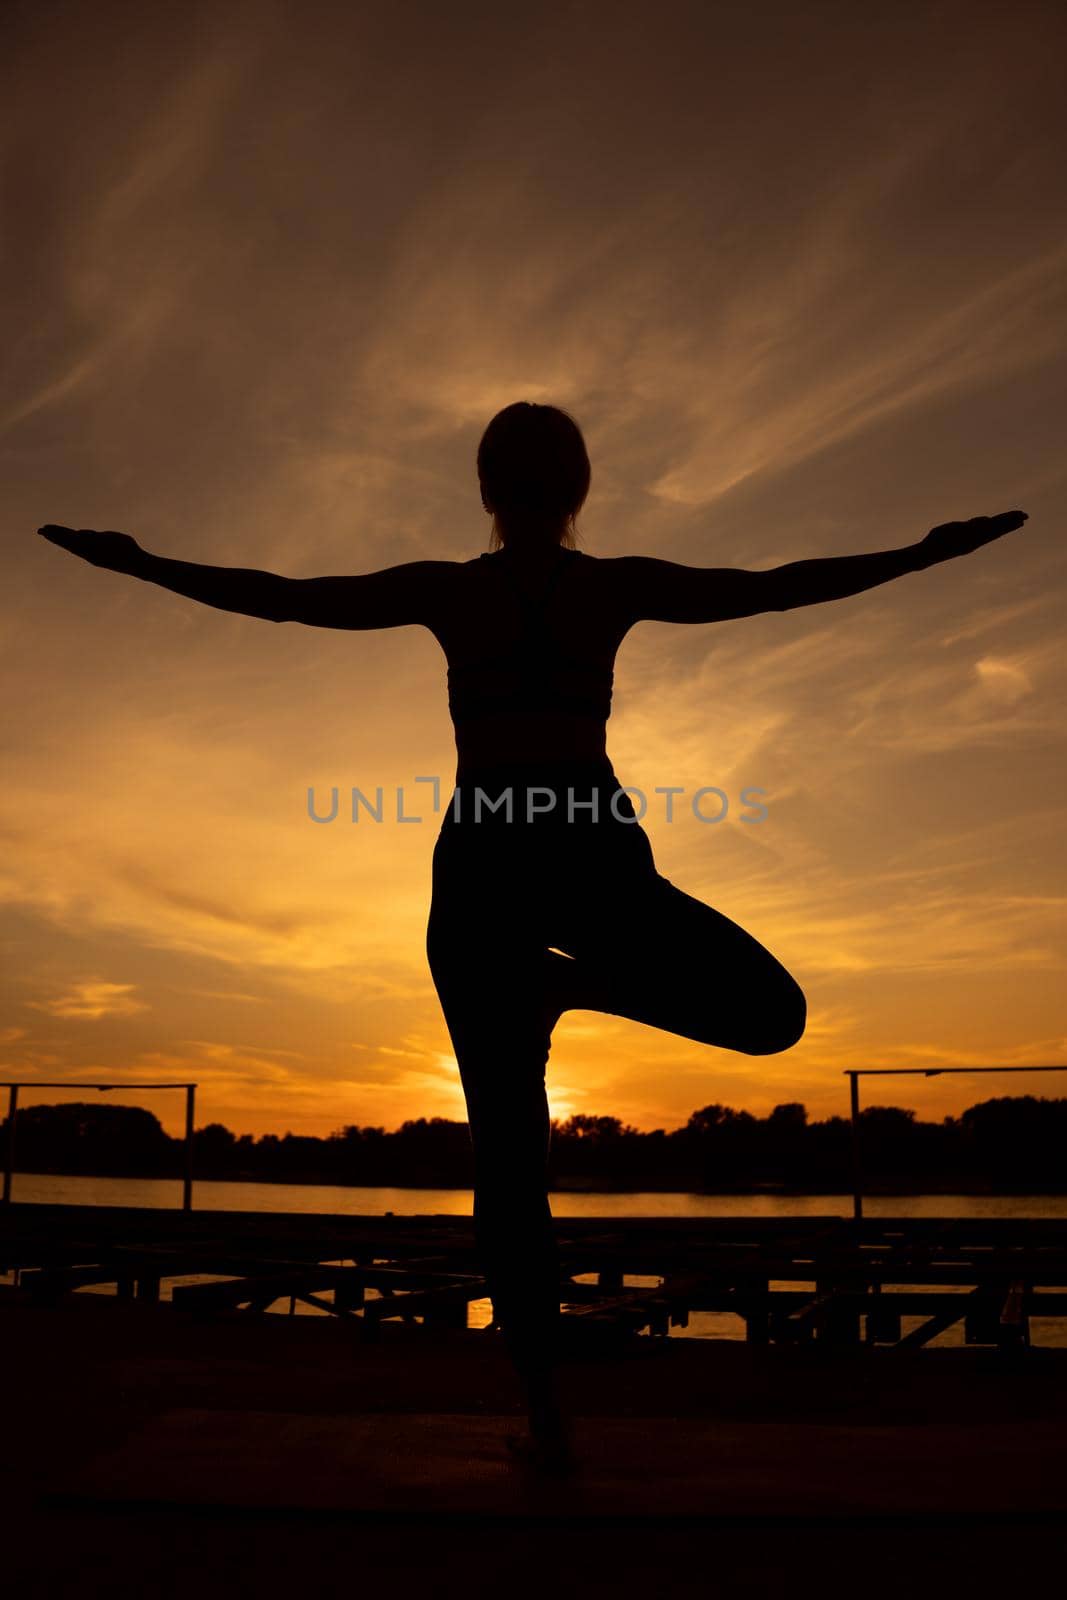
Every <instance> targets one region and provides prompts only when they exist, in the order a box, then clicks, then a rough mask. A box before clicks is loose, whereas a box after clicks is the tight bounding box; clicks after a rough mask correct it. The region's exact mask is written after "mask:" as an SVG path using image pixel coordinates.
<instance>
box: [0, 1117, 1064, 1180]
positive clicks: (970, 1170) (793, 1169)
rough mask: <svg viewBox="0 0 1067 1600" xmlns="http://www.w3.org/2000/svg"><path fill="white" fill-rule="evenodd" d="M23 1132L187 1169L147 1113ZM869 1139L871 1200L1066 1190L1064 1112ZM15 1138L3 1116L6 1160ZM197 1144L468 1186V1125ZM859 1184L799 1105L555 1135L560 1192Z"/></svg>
mask: <svg viewBox="0 0 1067 1600" xmlns="http://www.w3.org/2000/svg"><path fill="white" fill-rule="evenodd" d="M15 1134H16V1138H15V1167H16V1170H17V1171H22V1172H38V1173H64V1174H74V1173H81V1174H91V1175H94V1176H99V1177H104V1176H107V1177H141V1178H148V1177H151V1178H164V1177H179V1176H180V1175H181V1174H182V1173H183V1172H184V1169H185V1142H184V1139H182V1138H172V1137H171V1136H170V1135H169V1134H167V1133H166V1132H165V1131H164V1129H163V1128H162V1127H161V1125H160V1123H159V1120H158V1118H157V1117H155V1116H154V1115H153V1114H152V1112H150V1111H146V1110H144V1109H142V1108H141V1107H138V1106H122V1105H114V1104H108V1105H101V1104H96V1103H89V1104H86V1103H79V1104H70V1105H55V1106H28V1107H25V1108H23V1109H21V1110H19V1111H18V1112H17V1122H16V1129H15ZM860 1138H861V1147H862V1160H863V1172H864V1181H865V1185H866V1187H867V1189H868V1190H869V1191H870V1190H876V1189H878V1188H881V1189H883V1190H884V1191H886V1192H893V1191H896V1192H908V1191H914V1192H922V1191H927V1192H929V1191H941V1192H952V1191H961V1192H971V1193H981V1192H986V1191H990V1190H996V1191H1004V1192H1011V1191H1013V1190H1014V1191H1016V1192H1021V1191H1031V1192H1033V1191H1042V1192H1046V1193H1056V1192H1063V1191H1065V1190H1067V1161H1065V1160H1064V1152H1065V1150H1067V1099H1063V1100H1047V1099H1038V1098H1035V1097H1034V1096H1033V1095H1022V1096H1015V1097H1011V1098H1007V1097H1006V1098H1001V1099H996V1100H984V1101H982V1102H981V1103H980V1104H978V1105H973V1106H971V1107H970V1108H969V1109H968V1110H966V1111H964V1112H963V1113H962V1114H961V1115H960V1116H958V1117H945V1118H944V1119H943V1120H942V1121H940V1122H919V1121H917V1120H916V1117H915V1113H914V1111H907V1110H902V1109H901V1108H900V1107H897V1106H869V1107H868V1108H867V1109H866V1110H865V1111H863V1112H862V1114H861V1129H860ZM6 1139H7V1119H6V1118H5V1119H4V1121H3V1123H0V1151H4V1150H6V1148H7V1145H6ZM193 1146H194V1150H193V1173H194V1176H195V1177H196V1178H201V1179H228V1180H233V1181H238V1182H241V1181H243V1182H262V1183H309V1184H342V1185H344V1184H348V1185H359V1186H362V1185H367V1186H373V1185H389V1186H392V1185H395V1186H397V1187H407V1188H430V1189H437V1188H442V1189H444V1188H462V1189H466V1188H469V1187H470V1186H471V1183H472V1181H473V1176H474V1165H473V1160H472V1152H471V1144H470V1134H469V1131H468V1128H467V1124H466V1122H451V1121H449V1120H447V1119H446V1118H444V1117H431V1118H425V1117H420V1118H418V1119H417V1120H416V1121H412V1122H405V1123H403V1124H402V1125H401V1126H400V1127H399V1128H397V1129H395V1130H394V1131H392V1132H386V1130H385V1129H384V1128H361V1127H356V1126H354V1125H353V1126H347V1127H343V1128H340V1129H338V1130H337V1131H335V1132H334V1133H331V1134H329V1135H328V1136H327V1137H326V1138H316V1137H313V1136H308V1135H297V1134H292V1133H287V1134H285V1135H284V1136H282V1137H280V1138H279V1136H278V1135H277V1134H273V1133H267V1134H263V1135H261V1136H260V1137H259V1138H254V1137H253V1136H252V1135H251V1134H242V1135H241V1136H240V1137H238V1136H237V1135H235V1134H233V1133H231V1132H230V1130H229V1128H226V1127H224V1126H223V1125H222V1123H219V1122H211V1123H208V1124H207V1126H206V1127H203V1128H198V1129H196V1131H195V1133H194V1135H193ZM851 1180H852V1145H851V1127H850V1123H849V1121H848V1119H847V1118H845V1117H828V1118H827V1119H826V1120H825V1121H823V1122H809V1120H808V1114H807V1111H806V1109H805V1107H804V1106H803V1105H800V1104H797V1103H791V1104H788V1105H780V1106H775V1108H774V1110H773V1111H772V1112H770V1114H769V1115H768V1116H765V1117H755V1116H752V1115H751V1114H750V1113H749V1112H747V1111H733V1110H731V1109H730V1107H728V1106H721V1105H709V1106H704V1107H703V1108H702V1109H701V1110H700V1111H694V1113H693V1115H692V1116H691V1117H690V1118H689V1121H688V1122H687V1123H686V1125H685V1126H684V1127H683V1128H678V1129H675V1130H674V1131H672V1132H670V1133H665V1132H664V1131H663V1130H662V1129H656V1130H655V1131H654V1132H652V1133H640V1132H638V1131H637V1129H635V1128H630V1127H627V1126H624V1125H623V1123H621V1122H620V1121H619V1119H618V1118H617V1117H593V1116H573V1117H569V1118H568V1119H567V1120H566V1121H565V1122H558V1121H555V1122H553V1124H552V1141H551V1149H550V1156H549V1182H550V1186H551V1187H552V1188H555V1189H590V1190H601V1191H604V1190H607V1191H610V1190H623V1191H626V1190H629V1191H634V1190H642V1189H658V1190H673V1191H676V1192H679V1191H680V1192H688V1193H712V1194H714V1193H723V1192H730V1191H733V1192H739V1193H744V1192H748V1191H752V1190H765V1189H770V1190H773V1189H782V1190H790V1191H794V1192H804V1191H807V1192H811V1193H820V1192H821V1193H842V1192H847V1191H848V1189H849V1188H850V1186H851Z"/></svg>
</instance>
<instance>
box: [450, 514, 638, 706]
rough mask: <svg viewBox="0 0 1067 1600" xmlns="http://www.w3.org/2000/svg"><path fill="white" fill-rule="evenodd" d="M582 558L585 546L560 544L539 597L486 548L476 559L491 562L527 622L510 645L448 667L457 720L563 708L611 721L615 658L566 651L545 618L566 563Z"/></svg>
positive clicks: (523, 619) (498, 578)
mask: <svg viewBox="0 0 1067 1600" xmlns="http://www.w3.org/2000/svg"><path fill="white" fill-rule="evenodd" d="M584 559H585V557H584V556H583V555H582V553H581V551H579V550H568V549H567V548H566V546H563V545H561V546H560V554H559V559H558V560H557V562H556V564H555V566H554V568H553V570H552V573H551V576H550V577H549V579H548V582H547V584H546V585H545V586H544V588H543V589H542V592H541V595H540V598H539V600H538V599H533V598H531V596H529V595H528V594H526V593H524V591H523V589H522V588H521V586H520V585H519V584H518V583H516V581H515V576H514V574H513V573H512V572H509V571H508V570H507V568H506V566H504V565H503V564H502V563H500V562H499V561H494V560H493V559H492V557H491V556H490V555H489V552H488V551H486V552H483V554H482V555H481V556H478V557H476V558H475V560H476V561H489V562H491V566H490V569H489V570H490V572H492V573H495V574H496V577H497V581H498V582H502V583H505V584H507V585H508V587H509V588H510V589H511V592H512V597H513V598H514V600H515V602H516V603H517V605H518V607H519V610H520V612H521V614H522V621H523V627H522V632H521V634H520V636H519V638H518V639H517V640H516V642H515V644H514V645H512V646H511V648H510V649H508V650H505V651H501V652H499V653H498V654H496V655H490V656H483V657H482V658H481V659H480V660H478V661H467V662H462V663H457V664H456V665H454V666H450V667H449V669H448V709H449V712H450V713H451V716H452V721H453V722H454V723H456V724H459V723H460V722H466V721H468V720H470V719H471V718H473V717H483V716H491V715H493V714H494V713H499V712H516V711H518V712H522V711H561V712H570V713H571V714H572V715H573V714H577V715H579V716H586V717H596V718H598V719H599V720H600V721H606V720H607V718H608V717H609V716H610V714H611V694H612V685H613V680H614V671H613V667H612V663H611V662H610V661H604V660H603V659H600V660H597V659H596V658H594V657H590V656H580V655H573V654H571V653H569V652H567V651H564V650H562V649H561V648H560V646H559V644H558V642H557V640H556V639H555V637H554V636H553V634H552V633H551V632H550V630H549V629H548V627H547V626H546V623H545V618H544V609H545V605H546V602H547V600H548V598H549V596H550V595H551V594H552V593H553V592H554V590H555V588H556V585H557V584H558V582H559V577H560V574H561V573H562V571H563V569H564V567H566V566H568V565H569V564H572V563H574V562H575V561H580V560H584ZM472 565H473V563H472Z"/></svg>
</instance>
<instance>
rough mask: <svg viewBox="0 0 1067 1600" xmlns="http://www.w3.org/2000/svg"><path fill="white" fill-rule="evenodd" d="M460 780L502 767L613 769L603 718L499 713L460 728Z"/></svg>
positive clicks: (556, 714) (458, 766)
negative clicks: (609, 757)
mask: <svg viewBox="0 0 1067 1600" xmlns="http://www.w3.org/2000/svg"><path fill="white" fill-rule="evenodd" d="M456 754H457V768H456V772H457V779H458V778H459V777H461V776H465V775H466V774H467V773H468V772H471V773H476V772H485V771H490V770H495V769H498V768H508V769H509V770H516V771H518V770H522V769H528V770H530V771H532V770H534V769H535V768H536V769H538V770H541V771H543V770H545V769H546V768H555V767H562V766H574V765H587V766H601V767H603V766H610V762H609V761H608V755H607V727H606V724H605V722H604V720H603V719H602V718H600V717H590V716H583V715H579V714H577V713H567V712H559V711H555V712H524V713H521V714H519V713H494V714H492V715H488V716H483V717H473V718H471V719H470V720H469V721H464V722H461V723H458V724H457V725H456Z"/></svg>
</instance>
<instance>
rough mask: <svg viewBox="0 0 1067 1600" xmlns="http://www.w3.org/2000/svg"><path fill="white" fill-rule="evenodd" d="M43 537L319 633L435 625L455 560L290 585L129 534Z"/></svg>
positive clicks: (218, 603) (195, 596)
mask: <svg viewBox="0 0 1067 1600" xmlns="http://www.w3.org/2000/svg"><path fill="white" fill-rule="evenodd" d="M37 531H38V533H40V534H42V535H43V536H44V537H45V538H46V539H49V540H50V541H51V542H52V543H53V544H57V545H59V546H60V547H61V548H62V549H64V550H69V551H70V552H71V553H72V554H73V555H77V556H81V557H82V559H83V560H85V561H89V562H91V563H92V565H93V566H95V567H107V568H109V569H110V570H111V571H112V572H125V573H128V574H129V575H130V577H134V578H143V579H144V580H145V581H146V582H148V583H157V584H159V585H160V586H161V587H162V588H164V589H170V590H172V592H173V593H174V594H182V595H186V596H187V597H188V598H189V599H190V600H199V601H200V602H201V604H203V605H207V606H215V607H217V608H218V609H219V610H221V611H236V612H239V613H240V614H241V615H243V616H246V617H262V618H263V619H264V620H265V621H268V622H304V623H307V624H308V625H309V626H311V627H317V628H399V627H403V626H404V625H405V624H407V623H419V622H422V623H426V622H428V621H429V619H430V616H431V613H432V608H433V606H434V602H435V601H439V600H440V595H441V583H442V578H443V575H444V572H445V570H446V569H447V570H451V569H452V567H453V565H454V563H453V562H450V561H407V562H404V563H403V564H402V565H400V566H396V567H385V568H383V569H382V571H380V572H368V573H363V574H360V575H357V576H354V577H336V578H285V577H282V576H281V574H279V573H277V572H260V571H258V570H257V569H255V568H253V567H212V566H205V565H202V564H201V563H199V562H196V561H172V560H170V559H169V558H168V557H166V556H155V555H152V554H151V552H150V551H148V550H142V548H141V546H140V545H139V544H138V543H137V541H136V539H133V538H131V537H130V535H129V534H128V533H111V532H108V533H99V532H96V531H95V530H94V529H92V528H77V529H75V528H64V527H60V526H58V525H57V524H55V523H48V524H47V525H46V526H45V527H43V528H39V529H38V530H37Z"/></svg>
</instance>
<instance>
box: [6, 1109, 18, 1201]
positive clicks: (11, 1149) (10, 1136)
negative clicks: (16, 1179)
mask: <svg viewBox="0 0 1067 1600" xmlns="http://www.w3.org/2000/svg"><path fill="white" fill-rule="evenodd" d="M18 1103H19V1089H18V1084H17V1083H10V1084H8V1092H7V1155H6V1156H5V1158H4V1205H5V1206H9V1205H10V1204H11V1175H12V1173H13V1172H14V1170H15V1111H16V1109H17V1107H18Z"/></svg>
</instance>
